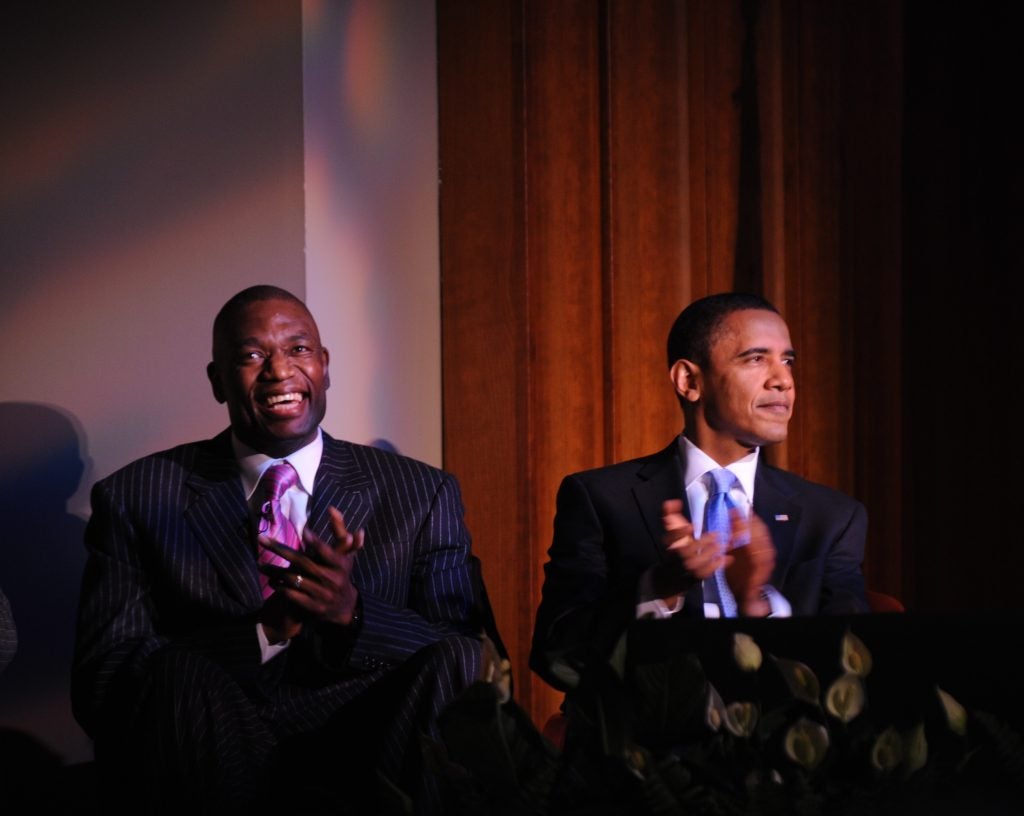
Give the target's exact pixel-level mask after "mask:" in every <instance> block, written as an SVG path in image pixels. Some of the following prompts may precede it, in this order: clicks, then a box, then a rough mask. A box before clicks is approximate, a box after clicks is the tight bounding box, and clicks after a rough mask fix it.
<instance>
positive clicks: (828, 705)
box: [825, 674, 865, 723]
mask: <svg viewBox="0 0 1024 816" xmlns="http://www.w3.org/2000/svg"><path fill="white" fill-rule="evenodd" d="M864 701H865V694H864V684H863V683H862V682H861V680H860V677H859V676H858V675H856V674H844V675H842V676H840V677H837V678H836V680H835V682H834V683H832V685H831V686H829V687H828V691H827V692H826V693H825V710H826V711H828V713H829V714H831V715H832V716H833V717H835V718H836V719H837V720H839V721H840V722H844V723H848V722H850V720H852V719H853V718H854V717H856V716H857V715H858V714H860V713H861V711H863V710H864Z"/></svg>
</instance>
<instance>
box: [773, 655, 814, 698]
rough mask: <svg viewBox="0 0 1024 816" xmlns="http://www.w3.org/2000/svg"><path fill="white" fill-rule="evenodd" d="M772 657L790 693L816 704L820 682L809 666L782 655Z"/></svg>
mask: <svg viewBox="0 0 1024 816" xmlns="http://www.w3.org/2000/svg"><path fill="white" fill-rule="evenodd" d="M773 659H774V660H775V664H776V665H777V666H778V667H779V670H780V671H781V672H782V676H783V677H784V678H785V680H786V685H787V686H789V691H790V693H791V694H792V695H793V696H794V697H797V698H798V699H800V700H803V701H804V702H806V703H811V704H813V705H818V696H819V695H820V694H821V684H820V683H819V682H818V676H817V675H816V674H815V673H814V672H813V671H812V670H811V668H810V666H808V665H807V664H806V663H801V662H800V661H799V660H788V659H786V658H783V657H773Z"/></svg>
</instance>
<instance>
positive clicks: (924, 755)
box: [903, 723, 928, 775]
mask: <svg viewBox="0 0 1024 816" xmlns="http://www.w3.org/2000/svg"><path fill="white" fill-rule="evenodd" d="M903 749H904V750H905V751H906V759H905V761H906V766H907V774H908V775H909V774H912V773H914V771H919V770H920V769H921V768H923V767H924V766H925V764H926V763H927V762H928V740H927V738H926V737H925V735H924V723H918V724H917V725H915V726H914V727H913V728H911V729H910V731H909V732H908V733H907V734H904V735H903Z"/></svg>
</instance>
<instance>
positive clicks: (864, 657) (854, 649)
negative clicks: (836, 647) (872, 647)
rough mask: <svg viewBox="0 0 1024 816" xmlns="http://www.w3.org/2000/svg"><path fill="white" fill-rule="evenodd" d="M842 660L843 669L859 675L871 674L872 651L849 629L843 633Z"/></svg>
mask: <svg viewBox="0 0 1024 816" xmlns="http://www.w3.org/2000/svg"><path fill="white" fill-rule="evenodd" d="M841 662H842V665H843V670H844V671H846V672H848V673H850V674H856V675H858V676H859V677H867V676H868V675H869V674H871V665H872V662H871V652H869V651H868V647H867V646H865V645H864V642H863V641H862V640H861V639H860V638H859V637H857V636H856V635H855V634H853V632H850V631H847V632H846V634H845V635H843V642H842V659H841Z"/></svg>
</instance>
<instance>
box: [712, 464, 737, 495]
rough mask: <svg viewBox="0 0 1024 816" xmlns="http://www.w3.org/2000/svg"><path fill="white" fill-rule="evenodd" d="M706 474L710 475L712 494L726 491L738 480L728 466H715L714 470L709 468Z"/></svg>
mask: <svg viewBox="0 0 1024 816" xmlns="http://www.w3.org/2000/svg"><path fill="white" fill-rule="evenodd" d="M707 475H708V476H710V477H711V495H712V496H715V495H717V494H719V493H728V492H729V491H730V490H732V489H733V487H734V486H735V484H736V482H737V481H738V479H737V478H736V474H735V473H733V472H732V471H731V470H729V469H728V468H715V469H714V470H709V471H708V474H707Z"/></svg>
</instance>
